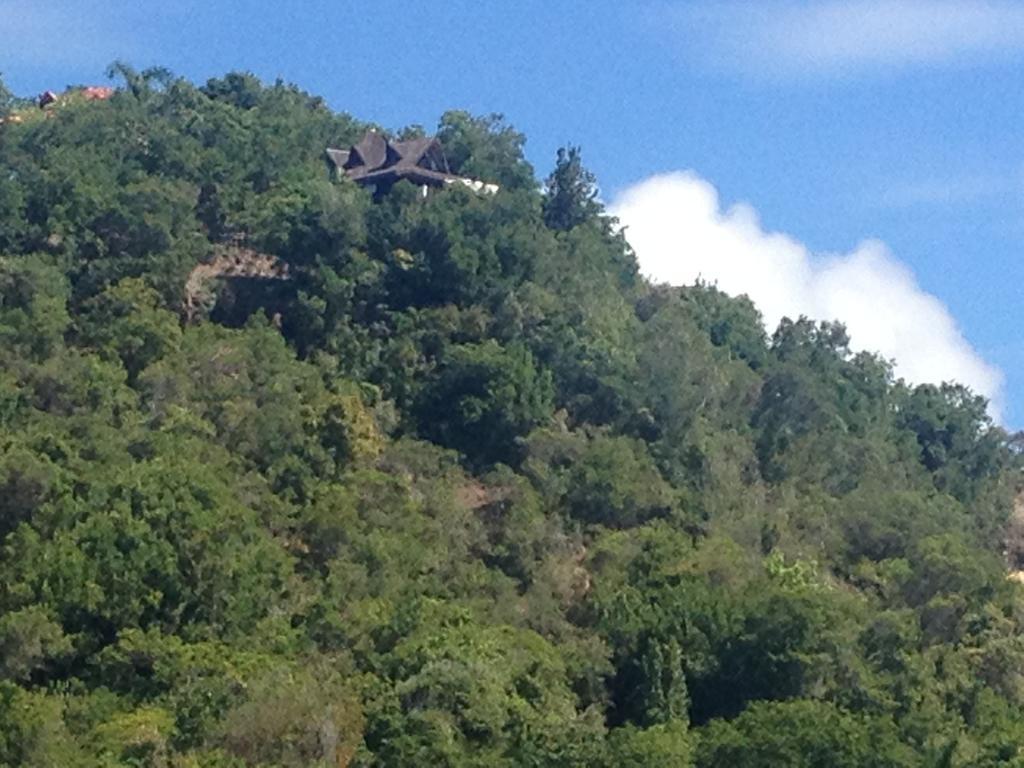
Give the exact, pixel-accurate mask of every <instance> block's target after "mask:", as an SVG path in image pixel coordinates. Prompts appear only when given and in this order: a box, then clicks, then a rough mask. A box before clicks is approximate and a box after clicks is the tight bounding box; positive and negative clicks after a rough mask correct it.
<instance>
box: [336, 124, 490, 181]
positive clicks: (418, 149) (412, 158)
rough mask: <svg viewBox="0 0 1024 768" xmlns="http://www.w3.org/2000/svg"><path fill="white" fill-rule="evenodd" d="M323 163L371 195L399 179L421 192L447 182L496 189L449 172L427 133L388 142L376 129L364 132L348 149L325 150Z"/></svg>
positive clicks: (445, 162) (439, 144)
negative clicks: (421, 135) (356, 142)
mask: <svg viewBox="0 0 1024 768" xmlns="http://www.w3.org/2000/svg"><path fill="white" fill-rule="evenodd" d="M327 162H328V164H329V166H330V167H331V168H332V170H333V172H334V173H335V174H336V175H338V176H339V177H340V176H347V177H348V178H350V179H352V180H353V181H354V182H356V183H357V184H360V185H361V186H364V187H368V188H370V189H371V190H372V191H373V192H374V193H375V194H384V193H386V192H387V191H388V190H389V189H391V187H392V186H394V185H395V184H396V183H397V182H399V181H402V180H403V179H404V180H406V181H408V182H410V183H412V184H415V185H416V186H418V187H420V189H421V190H422V191H423V194H424V195H426V194H427V191H428V190H430V189H431V188H434V189H437V188H442V187H445V186H447V185H449V184H462V185H464V186H467V187H469V188H470V189H472V190H473V191H475V192H483V193H485V194H494V193H495V192H497V191H498V185H497V184H488V183H485V182H482V181H477V180H475V179H468V178H466V177H464V176H457V175H455V174H453V173H452V172H451V169H450V168H449V167H448V160H447V158H445V156H444V149H443V148H442V147H441V142H439V141H438V140H437V139H436V138H432V137H429V136H423V137H420V138H416V139H409V140H407V141H389V140H388V139H386V138H384V137H383V136H382V135H381V134H379V133H377V132H376V131H368V132H367V133H366V135H365V136H363V138H362V139H360V140H359V143H358V144H354V145H352V147H351V148H350V149H347V150H344V149H328V150H327Z"/></svg>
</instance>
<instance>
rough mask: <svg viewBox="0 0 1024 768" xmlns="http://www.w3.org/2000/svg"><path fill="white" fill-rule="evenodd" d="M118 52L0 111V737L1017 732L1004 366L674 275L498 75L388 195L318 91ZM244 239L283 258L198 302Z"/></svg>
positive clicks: (353, 738)
mask: <svg viewBox="0 0 1024 768" xmlns="http://www.w3.org/2000/svg"><path fill="white" fill-rule="evenodd" d="M116 74H119V75H120V76H121V77H122V79H123V80H124V85H123V87H121V88H119V89H118V91H117V92H116V94H115V95H114V96H113V97H112V98H111V99H110V100H108V101H98V102H85V101H75V100H74V99H67V100H65V101H63V102H61V103H59V104H58V105H55V106H54V107H52V108H50V109H49V111H48V113H47V115H46V116H45V117H39V116H35V117H33V119H28V118H26V119H24V120H22V121H21V122H18V121H13V122H11V121H9V122H7V123H6V124H5V125H2V126H0V345H2V347H0V348H2V351H3V354H2V355H0V540H2V549H0V766H12V767H13V766H22V765H24V766H69V767H74V766H82V767H83V768H84V767H86V766H115V765H128V766H182V767H184V766H209V767H210V768H213V767H215V766H216V767H217V768H229V767H240V766H312V765H323V766H327V765H331V766H346V765H348V766H412V765H435V766H480V767H481V768H483V767H484V766H486V767H487V768H493V767H496V766H538V767H539V766H551V767H552V768H553V767H554V766H560V767H561V766H608V767H609V768H611V767H612V766H636V767H637V768H639V767H640V766H656V767H657V766H664V767H665V768H668V767H669V766H673V767H674V766H696V767H698V768H726V767H728V766H740V765H742V766H754V767H755V768H756V767H757V766H814V767H815V768H825V767H826V766H829V767H831V766H850V767H851V768H852V767H854V766H866V765H872V766H893V767H896V766H899V767H900V768H905V767H907V768H909V767H910V766H961V767H966V766H973V767H976V768H982V767H983V766H995V765H1024V748H1022V747H1021V746H1020V745H1021V744H1022V743H1024V714H1022V712H1024V632H1022V630H1024V594H1022V592H1021V589H1022V587H1021V586H1019V585H1018V584H1017V583H1015V582H1014V581H1012V580H1008V579H1007V568H1008V567H1010V568H1016V567H1017V566H1018V563H1016V562H1007V559H1006V558H1007V555H1006V552H1009V559H1010V560H1015V559H1016V558H1017V557H1018V556H1019V555H1020V552H1018V548H1017V547H1016V546H1015V542H1014V541H1010V542H1009V543H1008V541H1007V536H1008V535H1009V534H1010V533H1012V531H1013V530H1015V528H1014V523H1015V522H1016V523H1017V528H1020V521H1019V520H1018V521H1015V520H1014V519H1013V499H1014V495H1015V492H1016V490H1017V486H1016V484H1017V481H1018V479H1019V461H1018V452H1017V450H1016V449H1015V444H1014V442H1013V441H1012V440H1011V439H1010V438H1009V436H1008V435H1006V434H1005V433H1004V432H1003V431H1002V430H1000V429H999V428H997V427H995V426H993V424H992V423H991V422H990V420H989V418H988V417H987V415H986V404H985V402H984V401H983V400H982V399H980V398H978V397H975V396H974V395H972V394H971V393H970V392H969V391H967V390H965V389H964V388H962V387H960V386H957V385H953V384H950V385H944V386H930V385H929V386H919V387H910V386H907V385H906V384H904V383H903V382H901V381H897V380H895V379H894V376H893V374H892V369H891V367H890V365H889V363H887V362H886V361H884V360H880V359H879V358H877V357H875V356H872V355H867V354H857V355H854V354H851V353H850V350H849V349H848V339H847V337H846V334H845V331H844V329H843V328H842V326H840V325H838V324H831V323H821V324H818V323H814V322H811V321H809V320H807V319H803V318H800V319H795V320H786V321H784V322H783V323H782V325H781V326H780V327H779V328H778V329H777V330H775V331H774V333H773V334H771V335H770V336H769V335H766V333H765V331H764V329H763V326H762V322H761V318H760V316H759V315H758V312H757V310H756V309H755V307H754V306H753V305H752V304H751V303H750V302H749V301H748V300H746V299H744V298H730V297H727V296H725V295H724V294H722V293H721V292H719V291H718V290H716V289H715V288H714V287H713V286H709V285H695V286H691V287H687V288H668V287H664V286H654V285H650V284H649V283H647V282H646V281H645V280H643V279H642V278H641V277H639V275H638V271H637V266H636V263H635V260H634V258H633V255H632V254H631V252H630V251H629V249H628V247H627V245H626V243H625V242H624V240H623V239H622V237H621V236H620V235H618V234H616V230H615V227H614V225H613V223H612V222H611V221H609V220H608V219H607V218H606V217H605V215H604V214H603V211H602V209H601V206H600V203H599V202H598V198H597V197H596V195H595V189H596V188H595V186H594V179H593V177H592V176H591V175H590V174H589V172H587V171H586V169H585V168H584V167H583V166H582V163H581V158H580V153H579V151H578V150H577V149H569V150H566V151H565V152H563V153H560V155H559V158H558V161H557V164H556V167H555V169H554V171H553V172H552V173H551V175H550V176H549V177H548V182H547V184H546V185H541V184H540V183H538V181H537V180H536V176H535V174H534V171H533V169H532V168H531V167H530V166H529V165H528V164H527V163H526V161H525V160H524V158H523V154H522V148H523V142H524V138H523V137H522V136H521V135H520V134H518V133H516V132H515V131H514V130H513V129H511V128H510V127H509V126H507V125H506V124H505V123H504V122H502V120H501V119H500V118H498V117H487V118H479V117H474V116H471V115H468V114H466V113H462V112H451V113H448V114H446V115H444V116H443V117H442V118H441V123H440V126H439V129H438V135H439V137H440V139H441V141H442V142H443V144H444V146H445V148H446V152H447V155H448V157H449V159H450V161H451V163H452V165H453V167H454V170H456V171H460V172H462V173H465V174H466V175H469V176H472V177H474V178H480V179H485V180H488V181H495V182H498V183H500V184H501V186H502V188H501V191H500V192H499V193H498V194H497V195H494V196H488V195H477V194H474V193H473V192H471V191H470V190H468V189H463V188H461V187H453V188H450V189H445V190H441V191H438V192H435V193H432V194H430V195H428V196H426V197H424V196H422V195H421V194H420V192H419V190H417V189H414V188H412V187H410V186H408V184H407V183H405V182H403V183H400V184H398V185H397V186H396V187H395V188H394V189H393V190H392V191H391V192H390V193H389V194H387V195H384V196H382V197H381V198H380V199H379V200H377V201H374V200H373V198H372V197H371V195H370V194H369V193H368V192H366V191H364V190H362V189H360V188H358V187H357V186H355V185H354V184H352V183H351V182H350V181H348V180H347V179H333V178H332V177H331V176H330V175H329V174H328V172H327V168H326V166H325V164H324V161H323V150H324V148H325V147H327V146H339V145H340V146H344V145H346V144H347V143H351V142H352V141H353V140H355V139H357V138H358V137H359V136H360V135H361V134H362V132H363V131H364V130H365V129H366V128H367V126H366V125H365V124H363V123H360V122H358V121H356V120H354V119H352V118H350V117H348V116H346V115H342V114H335V113H333V112H331V111H330V110H329V109H328V108H327V107H326V106H325V105H324V103H323V102H322V101H321V100H320V99H317V98H314V97H311V96H309V95H307V94H305V93H302V92H301V91H299V90H297V89H295V88H293V87H289V86H286V85H283V84H280V83H278V84H275V85H273V86H269V87H267V86H264V85H262V84H261V83H259V82H258V81H256V80H255V79H254V78H252V77H250V76H247V75H241V74H231V75H228V76H226V77H225V78H223V79H218V80H213V81H210V82H209V83H207V84H206V85H205V86H202V87H195V86H193V85H191V84H189V83H188V82H185V81H182V80H179V79H175V78H174V77H172V76H170V75H169V74H168V73H166V72H164V71H160V70H151V71H147V72H143V73H137V72H134V71H133V70H131V69H130V68H127V67H124V66H119V67H117V68H116ZM15 105H16V102H15V100H13V97H10V96H9V94H8V93H7V92H6V90H5V89H3V88H0V114H2V113H3V111H4V110H9V109H14V106H15ZM20 108H21V109H25V107H24V104H21V105H20ZM33 109H34V108H33ZM29 111H32V110H31V109H30V110H29ZM409 133H410V134H411V133H415V129H410V131H409ZM239 244H241V245H239ZM226 248H236V249H241V250H244V251H245V252H246V253H258V254H263V255H269V256H272V257H276V259H278V260H280V261H281V262H282V263H284V264H286V265H287V267H288V273H287V274H288V276H289V278H290V279H288V280H280V279H279V280H270V279H260V278H259V276H249V277H245V278H237V279H232V278H224V279H221V280H220V281H219V282H215V283H214V284H213V285H211V286H208V287H207V288H208V289H207V293H206V294H204V298H203V300H202V301H199V302H198V303H197V304H196V307H198V309H195V311H191V310H190V311H189V312H186V307H185V303H186V293H187V291H188V290H190V289H188V288H187V286H188V285H190V282H189V281H190V274H191V273H193V270H194V269H195V268H196V267H197V265H204V264H209V263H211V261H212V260H214V259H216V258H217V257H218V254H222V253H223V252H224V249H226ZM193 287H194V286H193ZM193 298H194V297H193Z"/></svg>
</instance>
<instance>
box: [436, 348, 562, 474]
mask: <svg viewBox="0 0 1024 768" xmlns="http://www.w3.org/2000/svg"><path fill="white" fill-rule="evenodd" d="M551 397H552V391H551V375H550V373H548V372H547V371H544V370H543V369H540V370H539V369H538V367H537V365H536V364H535V362H534V359H533V355H531V354H530V352H529V350H527V349H526V348H525V347H523V346H521V345H511V346H508V347H502V346H501V345H500V344H498V343H497V342H494V341H488V342H484V343H482V344H474V345H469V344H466V345H459V346H453V347H452V348H450V349H449V350H448V351H447V353H446V354H445V356H444V358H443V359H442V361H441V364H440V368H439V370H438V373H437V375H436V376H435V378H434V379H433V380H432V381H430V382H428V383H427V384H426V386H425V387H424V390H423V394H422V395H421V396H420V398H419V401H418V403H417V406H416V415H417V421H418V424H419V430H420V432H421V433H422V434H423V435H425V436H427V437H430V438H431V439H434V440H436V441H437V442H439V443H441V444H442V445H445V446H448V447H451V448H455V449H456V450H459V451H462V452H463V453H465V454H466V455H467V457H469V458H470V459H471V461H473V462H474V463H478V464H487V463H493V462H498V461H504V462H506V463H511V462H514V461H515V459H516V456H517V453H518V451H517V447H516V445H515V439H516V438H517V437H523V436H525V435H526V433H527V432H529V431H530V429H532V428H533V427H535V426H537V425H538V424H540V423H542V422H543V420H544V419H545V418H547V417H549V416H550V414H551Z"/></svg>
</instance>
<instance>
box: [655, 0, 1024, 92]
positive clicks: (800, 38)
mask: <svg viewBox="0 0 1024 768" xmlns="http://www.w3.org/2000/svg"><path fill="white" fill-rule="evenodd" d="M671 15H672V17H673V20H674V22H675V23H674V25H673V26H674V27H675V29H676V30H677V31H678V32H680V33H682V34H683V35H684V37H686V38H687V42H688V44H689V45H690V46H691V47H692V48H694V49H697V50H699V51H700V52H701V53H702V54H703V55H704V57H705V58H706V59H709V60H710V61H712V62H713V63H716V64H718V65H725V66H739V67H742V68H744V69H746V70H747V71H750V72H755V73H760V74H771V73H776V74H777V73H779V72H780V71H782V72H785V73H788V74H808V73H811V72H818V73H820V72H833V73H841V72H848V71H850V70H851V69H863V68H872V67H874V68H878V67H892V66H899V65H908V64H941V63H948V62H953V61H962V60H964V59H965V58H971V59H976V58H980V57H991V56H993V55H1001V54H1006V53H1019V52H1021V51H1024V5H1022V4H1020V3H1019V2H1009V1H1008V0H825V1H824V2H796V1H795V0H778V1H776V2H770V1H767V0H766V1H765V2H759V3H751V2H735V1H728V0H727V1H726V2H720V3H713V4H703V3H692V4H687V5H683V6H680V7H677V8H676V9H675V10H674V11H673V12H672V14H671Z"/></svg>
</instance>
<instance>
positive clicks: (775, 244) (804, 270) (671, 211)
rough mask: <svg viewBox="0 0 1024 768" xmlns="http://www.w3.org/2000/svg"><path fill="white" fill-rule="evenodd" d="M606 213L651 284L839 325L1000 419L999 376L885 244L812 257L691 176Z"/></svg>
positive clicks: (773, 315)
mask: <svg viewBox="0 0 1024 768" xmlns="http://www.w3.org/2000/svg"><path fill="white" fill-rule="evenodd" d="M610 211H611V213H612V214H613V215H614V216H617V217H618V218H619V220H620V221H621V223H622V225H623V226H624V227H625V228H626V229H625V235H626V239H627V240H628V241H629V243H630V245H632V247H633V249H634V250H635V251H636V254H637V258H638V259H639V261H640V268H641V270H642V271H643V272H644V273H645V274H646V275H648V276H649V277H651V278H652V279H654V280H656V281H659V282H665V283H670V284H672V285H689V284H692V283H694V282H695V281H696V280H697V279H702V280H704V281H706V282H711V283H716V284H717V285H718V287H719V288H720V289H722V290H723V291H725V292H726V293H729V294H732V295H740V294H746V295H748V296H749V297H750V298H751V299H752V300H753V301H754V303H755V304H756V305H757V306H758V308H759V309H760V310H761V312H762V314H763V315H764V319H765V323H766V325H767V327H768V328H769V329H773V328H775V327H776V325H777V324H778V322H779V320H780V319H781V318H782V317H786V316H788V317H793V318H795V317H798V316H799V315H807V316H808V317H812V318H814V319H817V320H836V319H838V320H840V321H842V322H843V323H845V324H846V327H847V330H848V332H849V334H850V339H851V346H852V347H853V348H854V349H857V350H868V351H871V352H877V353H879V354H881V355H882V356H883V357H886V358H889V359H893V360H895V363H896V373H897V374H898V375H899V376H901V377H903V378H905V379H906V380H907V381H910V382H913V383H923V382H935V383H939V382H942V381H959V382H962V383H964V384H967V385H968V386H970V387H971V388H972V389H973V390H974V391H975V392H978V393H979V394H982V395H985V396H986V397H987V398H989V400H990V401H991V403H992V406H991V410H992V413H993V415H994V416H995V417H996V418H998V416H999V414H1000V411H1001V405H1002V401H1003V380H1004V376H1003V374H1002V372H1001V371H1000V370H999V369H998V368H995V367H994V366H992V365H990V364H989V363H987V362H985V360H983V359H982V358H981V357H980V355H979V354H978V353H977V352H976V351H975V350H974V349H973V348H972V347H971V345H970V343H969V342H968V341H967V339H965V338H964V336H963V334H962V333H961V331H960V329H959V328H958V327H957V324H956V321H955V320H954V319H953V317H952V315H951V314H950V312H949V310H948V309H947V308H946V307H945V305H944V304H943V303H942V302H941V301H939V299H937V298H936V297H935V296H933V295H931V294H929V293H927V292H925V291H924V290H923V289H922V288H921V287H920V286H919V285H918V284H917V281H916V280H915V279H914V275H913V274H912V273H911V271H910V270H909V269H908V268H907V267H906V266H904V265H903V264H902V263H900V262H899V261H897V260H896V259H895V258H894V257H893V255H892V254H891V253H890V252H889V250H888V248H887V247H886V246H885V244H884V243H882V242H879V241H877V240H868V241H865V242H863V243H861V244H860V245H858V246H857V247H856V248H855V249H854V250H853V251H851V252H850V253H847V254H841V255H835V254H828V255H822V254H813V253H811V252H810V251H809V250H808V249H807V247H806V246H805V245H803V244H802V243H800V242H799V241H798V240H796V239H794V238H792V237H790V236H788V235H785V234H780V233H773V232H766V231H765V230H764V229H763V228H762V227H761V223H760V221H759V219H758V216H757V212H756V211H755V210H754V209H753V208H751V207H750V206H749V205H745V204H740V205H735V206H733V207H731V208H729V209H727V210H723V209H722V207H721V205H720V203H719V198H718V192H717V191H716V190H715V188H714V187H713V186H712V185H711V184H709V183H708V182H707V181H705V180H703V179H701V178H700V177H699V176H697V175H696V174H693V173H689V172H687V173H670V174H665V175H661V176H654V177H652V178H650V179H647V180H646V181H643V182H640V183H639V184H636V185H634V186H632V187H630V188H628V189H626V190H625V191H624V192H622V193H621V194H619V195H618V196H617V197H616V198H615V200H614V201H613V202H612V205H611V206H610Z"/></svg>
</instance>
